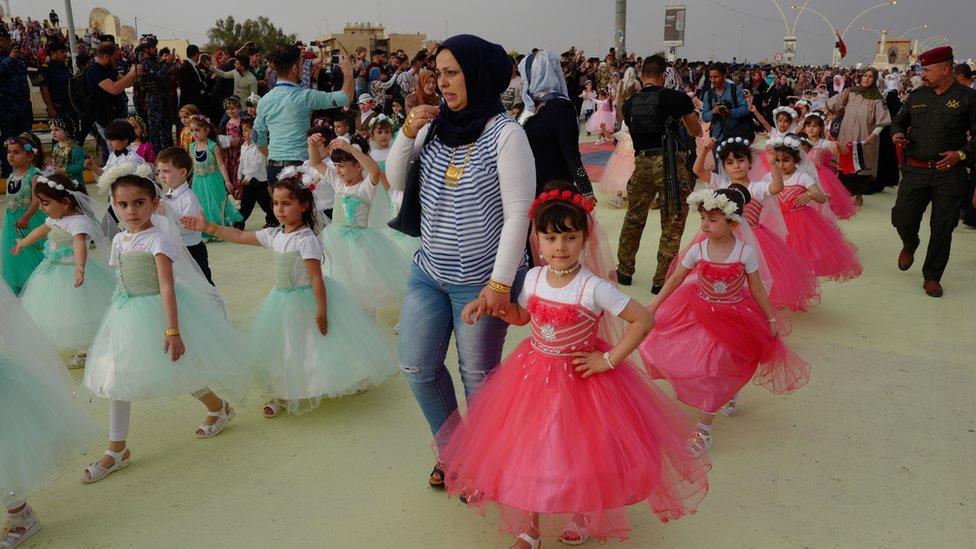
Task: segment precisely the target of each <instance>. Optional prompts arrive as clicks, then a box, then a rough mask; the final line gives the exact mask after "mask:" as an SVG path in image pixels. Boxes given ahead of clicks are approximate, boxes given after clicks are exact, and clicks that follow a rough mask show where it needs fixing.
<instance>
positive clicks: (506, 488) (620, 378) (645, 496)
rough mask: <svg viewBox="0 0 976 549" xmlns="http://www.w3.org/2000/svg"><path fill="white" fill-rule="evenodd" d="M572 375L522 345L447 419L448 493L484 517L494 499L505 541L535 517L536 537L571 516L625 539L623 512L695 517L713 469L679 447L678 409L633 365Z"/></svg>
mask: <svg viewBox="0 0 976 549" xmlns="http://www.w3.org/2000/svg"><path fill="white" fill-rule="evenodd" d="M597 348H598V350H599V351H605V350H608V349H609V348H610V346H609V345H607V344H606V343H605V342H603V341H602V340H601V341H599V342H598V345H597ZM573 368H574V366H573V365H572V363H571V362H570V359H567V358H557V357H550V356H547V355H544V354H542V353H539V352H537V351H535V350H534V349H533V348H532V345H531V342H530V340H526V341H523V342H522V343H521V344H520V345H519V347H518V348H516V350H515V351H513V352H512V354H511V355H509V356H508V358H506V359H505V360H504V361H503V362H502V364H501V365H499V366H498V367H497V368H495V370H494V371H493V372H492V374H491V375H490V376H489V377H488V379H487V380H486V381H485V384H484V385H483V386H482V388H481V389H480V390H479V392H478V393H477V395H476V396H475V397H474V398H473V399H472V400H471V402H470V404H469V409H468V414H467V418H466V419H464V420H463V421H462V420H460V419H459V416H458V415H457V414H455V415H454V416H452V418H451V419H450V420H449V421H448V423H447V424H445V427H444V428H442V429H441V432H439V433H438V440H448V442H447V443H446V444H445V445H443V446H442V450H441V451H440V456H439V459H440V461H441V462H443V463H444V464H445V465H446V466H445V477H446V478H445V484H446V487H447V491H448V493H449V494H451V495H463V496H465V497H466V498H467V500H468V505H469V506H471V507H472V508H474V509H476V510H477V511H479V512H480V513H482V514H485V513H486V512H487V508H488V507H489V504H494V506H495V507H497V509H498V511H499V529H500V530H502V531H504V532H509V533H511V534H513V535H518V534H520V533H522V532H527V531H528V530H529V528H530V526H531V524H532V517H533V513H539V514H540V517H539V526H540V529H541V531H542V533H543V535H547V536H549V535H558V534H559V533H560V532H562V530H563V529H564V528H565V527H566V526H567V525H568V524H569V523H570V521H571V520H573V519H574V518H575V521H576V523H577V524H583V525H585V530H586V533H587V534H588V535H589V536H590V537H593V538H596V539H600V540H603V539H606V538H617V539H626V537H627V533H628V531H629V529H630V526H629V522H628V520H627V510H626V507H627V506H629V505H635V504H644V505H647V506H649V507H650V509H651V511H652V512H654V513H655V514H656V515H657V517H658V518H659V519H660V520H661V521H662V522H666V521H668V520H672V519H677V518H680V517H682V516H684V515H686V514H689V513H694V512H695V510H696V509H697V507H698V504H699V502H700V501H701V500H702V498H704V497H705V494H706V493H707V492H708V479H707V472H708V470H709V469H710V467H711V464H710V463H709V461H708V459H707V458H705V457H699V458H694V457H692V456H690V455H688V453H687V452H686V450H685V444H686V442H687V441H688V440H690V439H691V437H692V436H693V435H694V427H693V426H692V424H691V423H690V421H689V420H688V418H686V417H685V415H684V413H683V412H682V411H681V410H680V409H679V408H678V407H677V406H676V405H675V404H674V403H673V402H671V401H670V400H669V399H668V398H667V396H665V395H664V394H663V393H662V392H661V391H660V390H659V389H657V388H655V387H654V386H653V385H652V384H651V383H650V382H649V381H648V380H647V379H645V378H644V377H643V376H642V375H641V374H640V373H639V372H638V371H637V370H636V369H635V367H634V366H632V365H631V364H630V363H629V362H624V363H622V364H620V365H618V366H617V367H616V369H614V370H610V371H607V372H604V373H600V374H595V375H593V376H590V377H588V378H586V379H583V378H581V377H579V374H574V372H573ZM445 431H448V432H447V433H445Z"/></svg>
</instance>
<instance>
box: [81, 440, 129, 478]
mask: <svg viewBox="0 0 976 549" xmlns="http://www.w3.org/2000/svg"><path fill="white" fill-rule="evenodd" d="M126 450H128V448H122V451H121V452H113V451H112V450H105V455H106V456H108V457H110V458H112V460H113V461H114V462H115V463H113V464H112V466H111V467H107V468H106V467H102V466H101V465H99V464H98V460H95V461H93V462H91V465H89V466H88V467H86V468H85V472H86V473H88V478H85V476H84V475H82V477H81V481H82V482H84V483H85V484H93V483H96V482H98V481H100V480H102V479H103V478H105V477H107V476H109V475H111V474H112V473H114V472H116V471H121V470H122V469H125V468H126V467H128V466H129V459H130V458H131V457H132V454H131V452H130V454H129V457H123V456H125V452H126Z"/></svg>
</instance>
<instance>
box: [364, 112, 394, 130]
mask: <svg viewBox="0 0 976 549" xmlns="http://www.w3.org/2000/svg"><path fill="white" fill-rule="evenodd" d="M389 119H390V118H389V117H388V116H386V115H385V114H382V113H381V114H379V115H377V116H375V117H373V119H372V120H370V121H369V129H373V126H375V125H376V123H377V122H382V121H384V120H389Z"/></svg>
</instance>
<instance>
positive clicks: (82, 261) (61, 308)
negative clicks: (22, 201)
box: [11, 174, 115, 368]
mask: <svg viewBox="0 0 976 549" xmlns="http://www.w3.org/2000/svg"><path fill="white" fill-rule="evenodd" d="M35 193H36V196H37V199H38V202H39V203H40V208H41V211H43V212H44V213H45V214H46V215H47V219H46V220H45V222H44V224H43V225H40V226H39V227H37V228H36V229H34V230H33V231H31V232H30V234H28V235H27V236H26V237H24V238H23V239H20V240H18V241H17V244H16V245H15V246H14V248H13V250H12V252H11V253H13V254H14V255H15V256H16V255H19V254H20V253H21V252H22V251H23V250H24V249H26V248H29V247H31V246H33V245H34V243H35V242H38V241H40V240H42V239H44V238H46V239H47V244H46V245H45V246H44V261H42V262H41V264H40V265H39V266H38V267H37V269H35V270H34V274H33V275H31V277H30V279H29V280H28V281H27V284H26V285H25V286H24V292H23V295H22V296H21V300H22V301H23V304H24V310H26V311H27V314H28V315H30V317H31V319H32V320H33V321H34V323H35V324H37V327H38V328H40V330H41V333H43V334H44V335H45V336H46V337H47V338H48V340H49V341H50V342H51V344H52V345H53V346H54V348H55V350H56V351H58V353H60V354H61V356H62V357H63V358H67V365H68V367H69V368H79V367H81V366H83V365H84V356H85V352H86V351H87V350H88V346H89V345H91V342H92V339H93V338H94V337H95V332H96V331H97V330H98V326H99V324H100V323H101V321H102V316H103V315H104V314H105V309H106V307H108V304H109V302H110V301H111V299H112V292H113V291H114V290H115V277H114V276H113V275H112V271H111V270H110V269H109V268H108V266H107V265H105V264H104V263H103V261H104V259H96V258H94V257H92V255H91V253H90V251H91V245H92V244H93V243H94V244H95V251H97V252H99V253H102V254H107V253H108V251H109V250H108V248H109V245H108V239H107V238H106V236H105V235H104V233H103V232H102V229H101V227H100V226H99V219H98V216H97V214H96V213H95V212H94V209H93V208H92V202H91V199H90V198H88V196H87V194H86V193H85V186H84V185H83V184H80V183H78V182H76V181H72V180H70V179H68V178H67V177H66V176H64V175H61V174H52V175H50V176H43V175H42V176H39V177H38V181H37V185H36V187H35ZM83 204H84V207H83Z"/></svg>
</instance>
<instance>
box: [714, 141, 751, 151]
mask: <svg viewBox="0 0 976 549" xmlns="http://www.w3.org/2000/svg"><path fill="white" fill-rule="evenodd" d="M732 143H742V144H743V145H745V146H746V147H748V146H749V140H748V139H743V138H741V137H730V138H728V139H726V140H725V141H722V142H721V143H719V144H718V147H716V148H715V152H722V149H724V148H725V147H726V146H728V145H731V144H732Z"/></svg>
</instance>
